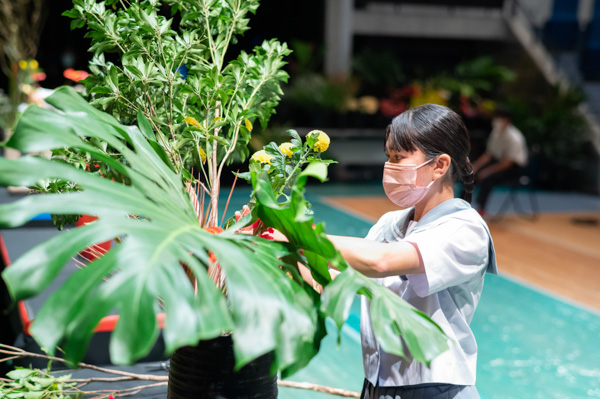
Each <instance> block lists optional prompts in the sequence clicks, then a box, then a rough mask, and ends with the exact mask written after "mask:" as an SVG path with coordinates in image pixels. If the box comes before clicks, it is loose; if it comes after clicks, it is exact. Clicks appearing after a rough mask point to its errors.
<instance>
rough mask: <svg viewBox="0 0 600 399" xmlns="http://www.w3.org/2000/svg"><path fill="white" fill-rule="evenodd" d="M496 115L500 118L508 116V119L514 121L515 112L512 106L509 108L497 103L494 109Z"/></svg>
mask: <svg viewBox="0 0 600 399" xmlns="http://www.w3.org/2000/svg"><path fill="white" fill-rule="evenodd" d="M494 116H497V117H500V118H506V119H508V120H511V121H512V118H513V113H512V111H511V110H510V108H508V107H506V106H504V105H497V106H496V108H495V109H494Z"/></svg>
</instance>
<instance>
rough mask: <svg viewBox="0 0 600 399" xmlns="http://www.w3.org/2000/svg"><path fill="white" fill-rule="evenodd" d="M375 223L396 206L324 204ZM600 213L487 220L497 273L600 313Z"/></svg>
mask: <svg viewBox="0 0 600 399" xmlns="http://www.w3.org/2000/svg"><path fill="white" fill-rule="evenodd" d="M325 201H326V202H327V203H329V204H330V205H333V206H336V207H339V208H341V209H344V210H345V211H347V212H350V213H352V214H355V215H358V216H361V217H363V218H366V219H368V220H372V221H375V220H377V219H378V218H379V217H380V216H381V215H382V214H384V213H385V212H388V211H391V210H395V209H397V207H396V206H395V205H394V204H392V203H391V202H390V201H389V200H388V199H387V198H386V197H354V198H338V197H328V198H326V199H325ZM598 220H600V213H589V212H588V213H559V214H555V213H552V214H542V215H540V217H539V218H538V219H537V220H536V221H533V222H532V221H528V220H523V219H520V218H517V217H506V218H503V219H501V220H499V221H493V220H492V221H488V225H489V227H490V231H491V233H492V239H493V240H494V245H495V247H496V257H497V260H498V268H499V271H500V274H505V275H508V276H513V277H517V278H518V279H521V280H524V281H526V282H527V283H528V284H531V285H533V286H537V287H540V288H542V289H544V290H548V291H551V292H552V293H555V294H557V295H559V296H561V297H565V298H568V299H571V300H574V301H576V302H579V303H581V304H583V305H585V306H587V307H591V308H594V309H596V310H600V224H598V223H597V221H598Z"/></svg>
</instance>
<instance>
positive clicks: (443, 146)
mask: <svg viewBox="0 0 600 399" xmlns="http://www.w3.org/2000/svg"><path fill="white" fill-rule="evenodd" d="M384 146H385V149H386V150H392V151H406V152H414V151H416V150H417V149H419V150H421V151H422V152H423V153H424V154H425V157H426V158H427V160H430V159H433V158H435V157H437V156H438V155H441V154H448V155H450V158H451V159H452V163H451V165H450V169H451V173H452V177H453V179H454V180H460V181H461V182H462V183H463V188H464V193H465V194H464V199H465V200H466V201H467V202H471V193H472V192H473V188H474V186H475V175H474V174H473V167H472V166H471V161H470V160H469V151H470V150H471V142H470V139H469V132H468V130H467V128H466V127H465V124H464V122H463V120H462V118H461V117H460V116H459V115H458V114H457V113H456V112H454V111H452V110H451V109H450V108H448V107H444V106H443V105H437V104H425V105H421V106H418V107H415V108H411V109H409V110H407V111H405V112H403V113H401V114H400V115H398V116H396V117H395V118H394V119H393V120H392V123H390V124H389V125H388V126H387V128H386V130H385V142H384Z"/></svg>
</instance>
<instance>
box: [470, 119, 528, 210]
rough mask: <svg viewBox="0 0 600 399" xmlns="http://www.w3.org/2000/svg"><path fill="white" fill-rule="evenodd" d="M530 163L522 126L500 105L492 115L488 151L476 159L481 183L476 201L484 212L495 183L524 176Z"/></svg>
mask: <svg viewBox="0 0 600 399" xmlns="http://www.w3.org/2000/svg"><path fill="white" fill-rule="evenodd" d="M526 165H527V144H526V142H525V137H524V136H523V133H521V131H520V130H519V129H517V128H516V127H515V126H514V125H513V124H512V113H511V112H510V111H509V110H508V109H507V108H498V109H497V110H496V111H495V115H494V118H493V119H492V133H491V134H490V137H489V138H488V141H487V145H486V150H485V152H484V153H483V154H482V155H481V156H480V157H479V158H478V159H477V160H476V161H475V162H474V163H473V171H474V172H475V181H476V183H477V186H478V187H479V193H478V195H477V199H476V201H475V202H476V203H477V205H478V211H479V214H480V215H481V216H484V215H485V207H486V204H487V201H488V198H489V196H490V193H491V192H492V189H493V188H494V186H497V185H498V184H501V183H503V182H505V181H507V180H511V179H516V178H519V177H520V176H521V174H522V173H523V171H524V168H525V166H526Z"/></svg>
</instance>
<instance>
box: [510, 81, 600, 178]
mask: <svg viewBox="0 0 600 399" xmlns="http://www.w3.org/2000/svg"><path fill="white" fill-rule="evenodd" d="M584 100H585V95H584V93H583V92H582V91H581V90H579V89H568V88H564V87H561V86H553V87H551V88H550V89H549V90H548V92H547V93H546V95H545V96H544V97H543V100H541V101H540V102H537V103H534V102H531V101H530V102H526V101H524V100H520V99H515V98H513V99H509V100H508V101H507V105H508V106H509V107H510V109H511V111H512V112H513V115H514V117H513V119H514V124H515V126H517V127H518V128H519V129H520V130H521V131H522V132H523V134H524V135H525V137H526V139H527V143H528V145H530V146H531V145H534V144H537V145H539V147H540V148H541V151H542V154H543V155H544V156H545V158H546V159H547V160H549V161H550V162H551V163H552V164H555V165H558V166H568V164H569V163H571V162H573V161H574V160H577V159H580V157H581V153H580V151H581V146H582V145H583V144H584V143H585V142H586V141H587V140H589V138H590V135H589V126H588V123H587V121H586V120H585V118H584V117H583V115H582V114H581V113H580V112H579V109H578V108H579V106H580V105H581V103H582V102H583V101H584Z"/></svg>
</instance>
